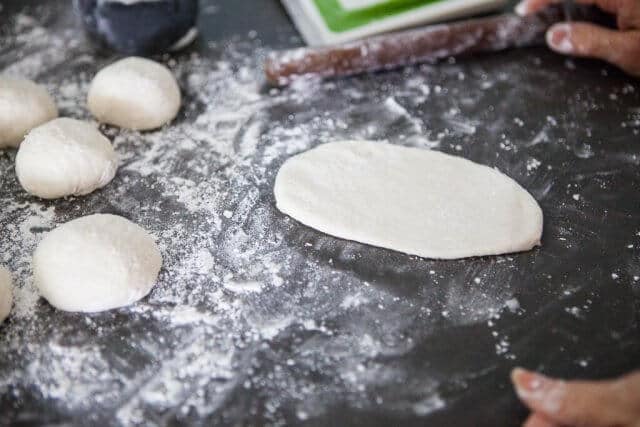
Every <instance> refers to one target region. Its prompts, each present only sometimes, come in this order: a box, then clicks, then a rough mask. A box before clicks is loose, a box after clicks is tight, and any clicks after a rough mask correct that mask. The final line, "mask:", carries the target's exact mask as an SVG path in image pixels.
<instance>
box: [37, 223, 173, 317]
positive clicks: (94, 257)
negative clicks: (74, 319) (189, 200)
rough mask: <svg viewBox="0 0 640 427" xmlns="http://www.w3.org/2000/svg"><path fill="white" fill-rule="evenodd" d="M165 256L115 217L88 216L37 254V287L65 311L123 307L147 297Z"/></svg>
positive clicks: (63, 227) (47, 239)
mask: <svg viewBox="0 0 640 427" xmlns="http://www.w3.org/2000/svg"><path fill="white" fill-rule="evenodd" d="M161 265H162V256H161V255H160V251H159V250H158V247H157V246H156V244H155V242H154V239H153V237H151V235H149V233H147V232H146V231H145V230H144V229H142V228H141V227H139V226H137V225H136V224H134V223H133V222H131V221H129V220H127V219H125V218H122V217H119V216H115V215H103V214H97V215H89V216H85V217H82V218H79V219H75V220H73V221H69V222H67V223H66V224H63V225H61V226H59V227H57V228H56V229H55V230H53V231H51V232H50V233H49V234H47V236H46V237H45V238H44V240H42V242H41V243H40V244H39V245H38V248H37V249H36V252H35V253H34V255H33V274H34V282H35V285H36V286H37V287H38V289H39V290H40V293H41V294H42V296H43V297H44V298H45V299H46V300H47V301H49V303H51V305H53V306H54V307H56V308H59V309H60V310H65V311H82V312H97V311H104V310H109V309H113V308H118V307H124V306H127V305H130V304H133V303H134V302H136V301H138V300H139V299H141V298H143V297H144V296H146V295H147V294H148V293H149V292H150V291H151V288H152V287H153V285H154V284H155V282H156V279H157V278H158V272H159V271H160V266H161Z"/></svg>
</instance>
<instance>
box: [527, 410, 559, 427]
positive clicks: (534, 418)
mask: <svg viewBox="0 0 640 427" xmlns="http://www.w3.org/2000/svg"><path fill="white" fill-rule="evenodd" d="M555 426H556V424H554V423H553V422H551V421H549V420H548V419H546V418H545V417H543V416H542V415H539V414H536V413H534V414H531V415H530V416H529V418H527V420H526V421H525V423H524V424H523V425H522V427H555Z"/></svg>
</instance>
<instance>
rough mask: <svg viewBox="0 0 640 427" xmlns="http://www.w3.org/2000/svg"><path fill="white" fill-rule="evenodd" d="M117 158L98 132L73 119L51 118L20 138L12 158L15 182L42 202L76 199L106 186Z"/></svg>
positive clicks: (113, 173)
mask: <svg viewBox="0 0 640 427" xmlns="http://www.w3.org/2000/svg"><path fill="white" fill-rule="evenodd" d="M117 168H118V159H117V156H116V153H115V151H114V150H113V147H112V146H111V143H110V142H109V140H108V139H107V138H106V137H104V136H103V135H102V134H101V133H100V132H99V131H98V129H96V128H95V127H93V126H92V125H90V124H89V123H86V122H81V121H79V120H74V119H67V118H61V119H55V120H52V121H50V122H48V123H45V124H44V125H41V126H38V127H37V128H35V129H34V130H32V131H31V132H29V134H28V135H27V136H26V138H25V139H24V142H23V143H22V144H21V145H20V149H19V150H18V154H17V156H16V173H17V175H18V181H20V184H21V185H22V187H23V188H24V189H25V190H26V191H27V192H29V193H31V194H33V195H36V196H38V197H42V198H43V199H56V198H58V197H65V196H80V195H84V194H89V193H91V192H92V191H93V190H95V189H98V188H102V187H104V186H105V185H107V184H108V183H109V182H110V181H111V180H112V179H113V177H114V176H115V174H116V169H117Z"/></svg>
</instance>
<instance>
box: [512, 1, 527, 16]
mask: <svg viewBox="0 0 640 427" xmlns="http://www.w3.org/2000/svg"><path fill="white" fill-rule="evenodd" d="M527 3H528V1H527V0H522V1H521V2H520V3H518V4H517V5H516V7H515V9H514V11H515V12H516V15H520V16H525V15H526V14H527V13H528V11H529V8H528V7H527Z"/></svg>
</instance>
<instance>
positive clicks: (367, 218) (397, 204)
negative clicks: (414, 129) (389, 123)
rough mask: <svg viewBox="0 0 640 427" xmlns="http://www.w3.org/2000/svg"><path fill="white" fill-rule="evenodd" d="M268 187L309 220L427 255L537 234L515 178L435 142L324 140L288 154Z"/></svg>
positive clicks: (337, 232)
mask: <svg viewBox="0 0 640 427" xmlns="http://www.w3.org/2000/svg"><path fill="white" fill-rule="evenodd" d="M274 191H275V197H276V203H277V207H278V209H280V210H281V211H282V212H284V213H285V214H287V215H290V216H291V217H293V218H295V219H296V220H298V221H300V222H302V223H303V224H305V225H308V226H309V227H312V228H315V229H316V230H319V231H322V232H324V233H327V234H330V235H332V236H336V237H340V238H343V239H349V240H355V241H357V242H361V243H366V244H370V245H374V246H380V247H383V248H388V249H393V250H396V251H400V252H404V253H407V254H411V255H418V256H421V257H425V258H438V259H455V258H465V257H472V256H483V255H497V254H504V253H510V252H519V251H526V250H529V249H532V248H533V247H535V246H536V245H539V244H540V238H541V235H542V221H543V219H542V210H541V209H540V206H538V203H537V202H536V201H535V199H534V198H533V197H532V196H531V195H530V194H529V193H528V192H527V191H526V190H524V189H523V188H522V187H521V186H520V185H519V184H518V183H516V182H515V181H514V180H512V179H511V178H509V177H507V176H506V175H504V174H502V173H500V172H499V171H497V170H495V169H491V168H489V167H487V166H483V165H480V164H477V163H474V162H471V161H469V160H466V159H463V158H460V157H456V156H451V155H447V154H443V153H440V152H437V151H428V150H422V149H417V148H408V147H401V146H395V145H391V144H386V143H382V142H372V141H344V142H332V143H329V144H324V145H321V146H319V147H317V148H314V149H312V150H309V151H307V152H305V153H302V154H299V155H297V156H294V157H292V158H290V159H289V160H287V161H286V162H285V163H284V164H283V165H282V167H281V168H280V171H279V172H278V176H277V177H276V183H275V190H274Z"/></svg>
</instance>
